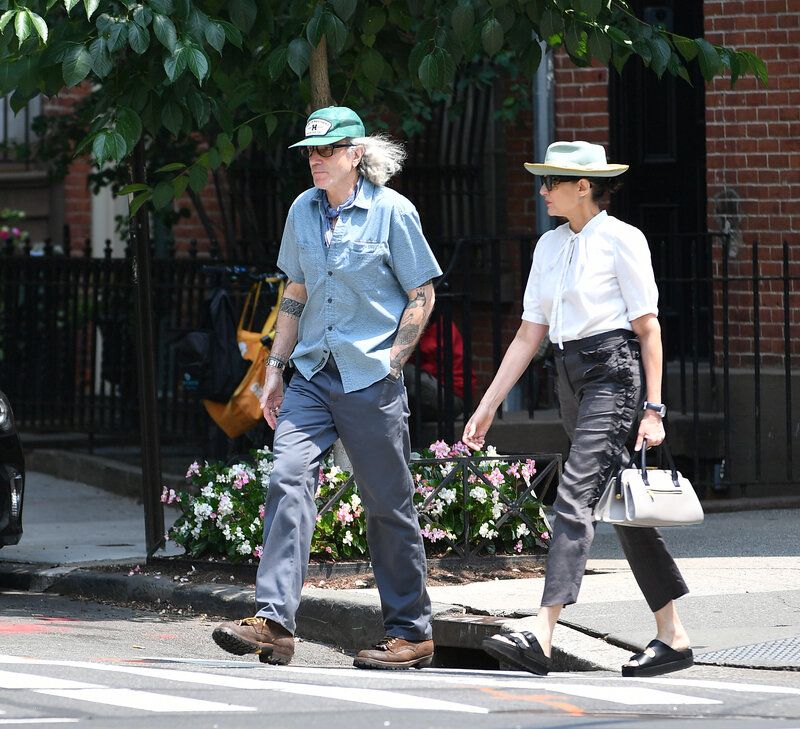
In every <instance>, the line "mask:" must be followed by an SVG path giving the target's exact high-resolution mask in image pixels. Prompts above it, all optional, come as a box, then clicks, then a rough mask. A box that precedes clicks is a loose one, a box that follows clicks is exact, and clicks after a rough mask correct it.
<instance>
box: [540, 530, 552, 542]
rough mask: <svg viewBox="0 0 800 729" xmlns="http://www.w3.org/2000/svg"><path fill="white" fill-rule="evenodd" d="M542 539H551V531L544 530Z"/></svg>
mask: <svg viewBox="0 0 800 729" xmlns="http://www.w3.org/2000/svg"><path fill="white" fill-rule="evenodd" d="M542 539H544V540H545V541H547V540H548V539H550V532H542Z"/></svg>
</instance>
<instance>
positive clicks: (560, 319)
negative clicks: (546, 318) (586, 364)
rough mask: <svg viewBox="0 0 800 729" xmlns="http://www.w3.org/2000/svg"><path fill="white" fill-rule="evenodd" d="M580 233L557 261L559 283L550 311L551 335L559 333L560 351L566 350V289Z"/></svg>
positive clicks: (562, 250) (561, 252)
mask: <svg viewBox="0 0 800 729" xmlns="http://www.w3.org/2000/svg"><path fill="white" fill-rule="evenodd" d="M579 238H580V233H573V234H572V235H570V237H569V240H568V241H567V242H566V243H565V244H564V245H563V246H562V247H561V250H560V251H559V252H558V258H557V259H556V267H557V269H558V281H557V283H556V291H555V295H554V296H553V306H552V308H551V309H550V333H551V334H552V333H553V331H555V332H556V333H557V339H556V342H557V344H558V346H559V348H560V349H564V336H563V331H562V330H563V326H562V325H563V323H564V289H565V287H566V283H567V273H568V272H569V268H570V264H571V263H572V259H573V257H574V255H575V246H576V245H577V244H578V239H579Z"/></svg>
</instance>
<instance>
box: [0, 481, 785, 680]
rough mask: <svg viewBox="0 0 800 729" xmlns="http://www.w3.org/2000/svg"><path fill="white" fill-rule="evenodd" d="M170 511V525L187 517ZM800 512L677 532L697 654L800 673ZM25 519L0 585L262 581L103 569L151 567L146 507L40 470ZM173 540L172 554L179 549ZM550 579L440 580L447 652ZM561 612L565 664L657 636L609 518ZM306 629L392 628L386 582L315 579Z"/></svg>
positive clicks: (108, 588)
mask: <svg viewBox="0 0 800 729" xmlns="http://www.w3.org/2000/svg"><path fill="white" fill-rule="evenodd" d="M167 514H168V516H167V519H168V523H169V519H170V518H171V519H173V520H174V519H175V518H176V517H177V512H175V511H168V512H167ZM799 522H800V511H798V510H793V509H773V510H763V511H742V512H729V513H712V514H708V515H707V516H706V522H705V524H704V525H702V526H701V527H686V528H675V529H669V530H665V537H666V538H667V540H668V543H669V544H670V547H671V550H672V552H673V554H674V555H675V557H676V558H677V559H678V563H679V565H680V567H681V570H682V572H683V574H684V576H685V578H686V581H687V582H688V584H689V587H690V588H691V590H692V592H691V594H690V595H689V596H688V597H687V598H685V599H684V600H682V601H681V605H680V608H681V615H682V617H683V620H684V622H685V624H686V626H687V628H688V630H689V633H690V635H691V636H692V639H693V643H694V649H695V656H696V660H697V662H698V663H708V664H717V665H729V666H737V667H752V668H776V669H786V670H798V669H800V558H799V557H798V555H800V528H799V527H800V524H799ZM24 526H25V534H24V536H23V540H22V542H21V543H20V544H19V545H17V546H13V547H5V548H3V549H2V550H0V588H3V587H6V588H8V587H22V588H30V589H50V590H52V591H55V592H61V593H64V594H81V595H83V596H93V597H97V598H106V599H112V600H137V601H142V602H151V603H154V604H155V603H156V602H157V601H158V600H160V601H161V603H162V604H163V603H166V602H168V603H170V604H172V605H174V606H176V607H189V606H191V607H192V609H194V610H196V611H201V612H206V613H208V614H213V615H227V616H230V617H240V616H243V615H248V614H251V613H252V608H253V593H252V590H251V589H248V588H246V587H243V586H240V585H237V584H236V583H232V584H229V585H224V586H222V585H219V584H207V585H198V584H181V583H180V582H174V581H171V580H167V579H165V580H157V579H156V578H155V577H153V576H143V575H134V576H131V577H128V576H127V575H125V574H114V573H108V572H101V571H98V570H96V569H93V567H96V566H97V565H98V564H107V563H109V562H124V563H141V564H143V563H144V559H145V548H144V536H143V535H144V522H143V515H142V508H141V505H140V504H138V503H137V502H136V500H135V499H132V498H130V497H127V496H124V495H121V494H119V493H113V492H109V491H105V490H101V489H98V488H95V487H91V486H87V485H85V484H81V483H77V482H73V481H65V480H63V479H59V478H56V477H53V476H47V475H44V474H40V473H36V472H31V473H29V474H28V481H27V487H26V497H25V511H24ZM171 547H172V550H171V551H170V552H167V554H170V553H171V554H178V553H179V551H180V550H178V549H176V548H175V547H174V545H171ZM156 569H157V568H156ZM542 587H543V580H542V579H541V578H537V579H519V580H495V581H491V582H478V583H472V584H466V585H452V586H433V587H431V588H430V594H431V597H432V599H433V600H434V603H435V605H434V613H435V620H434V638H435V640H436V642H437V649H438V650H439V653H440V654H441V655H442V660H443V661H445V662H447V661H450V662H451V664H458V663H459V662H462V663H463V660H464V656H468V655H470V653H471V654H472V657H473V658H475V657H476V656H478V655H479V653H478V649H479V646H480V641H481V639H482V638H483V637H484V636H485V635H489V634H491V633H495V632H498V631H500V630H505V629H509V628H512V627H514V628H519V627H523V626H524V625H525V624H526V622H527V621H528V620H529V617H527V616H531V615H533V614H534V613H535V610H536V606H537V605H538V604H539V599H540V597H541V592H542ZM562 618H563V619H562V621H561V623H560V624H559V626H558V628H557V630H556V634H555V645H554V648H555V651H554V659H555V663H556V667H558V668H561V669H573V670H591V669H604V670H612V671H618V670H619V666H620V665H621V663H623V662H624V661H625V660H627V657H628V656H629V654H630V652H631V649H638V648H641V647H643V646H644V645H645V644H646V643H647V642H648V641H649V640H650V639H651V638H652V637H653V635H654V633H655V630H654V625H653V621H652V617H651V616H650V613H649V612H648V609H647V605H646V604H645V602H644V600H643V599H642V597H641V594H640V593H639V591H638V588H637V586H636V584H635V582H634V580H633V578H632V576H631V574H630V571H629V570H628V568H627V563H626V562H625V560H624V558H623V556H622V553H621V550H620V548H619V546H618V544H617V542H616V537H615V535H614V533H613V530H612V529H611V528H610V527H606V526H605V525H601V526H600V527H599V529H598V533H597V538H596V540H595V544H594V546H593V549H592V559H591V560H590V561H589V564H588V570H587V575H586V577H585V579H584V582H583V586H582V589H581V594H580V600H579V603H578V604H577V605H573V606H570V607H568V608H567V609H565V610H564V612H563V613H562ZM298 626H299V628H298V632H299V634H300V635H301V636H303V637H306V638H308V639H315V640H323V641H331V642H334V643H337V644H339V645H342V646H343V647H345V648H355V647H363V646H364V645H365V643H366V642H369V641H372V640H374V639H377V638H378V637H380V635H381V634H382V629H381V620H380V609H379V604H378V597H377V592H376V591H375V590H329V589H320V588H307V589H306V590H304V594H303V600H302V604H301V608H300V614H299V616H298ZM457 653H459V654H460V656H461V657H460V658H458V657H457V655H456V654H457Z"/></svg>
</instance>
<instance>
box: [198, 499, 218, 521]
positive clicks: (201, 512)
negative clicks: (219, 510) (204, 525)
mask: <svg viewBox="0 0 800 729" xmlns="http://www.w3.org/2000/svg"><path fill="white" fill-rule="evenodd" d="M193 511H194V515H195V518H196V519H197V521H198V523H200V522H202V521H203V520H204V519H207V518H208V517H209V516H211V513H212V511H213V509H212V508H211V505H210V504H206V503H205V502H203V501H195V502H194V506H193Z"/></svg>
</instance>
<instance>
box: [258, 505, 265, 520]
mask: <svg viewBox="0 0 800 729" xmlns="http://www.w3.org/2000/svg"><path fill="white" fill-rule="evenodd" d="M266 512H267V510H266V507H265V506H264V504H261V506H259V507H258V518H259V519H263V518H264V514H266Z"/></svg>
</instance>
